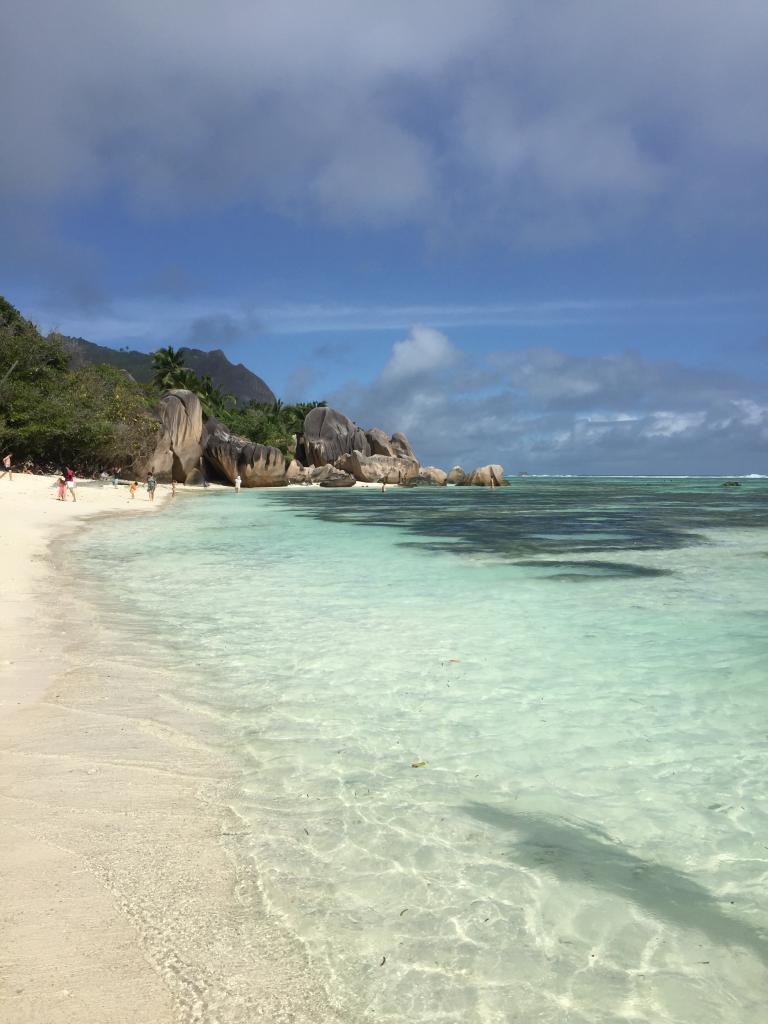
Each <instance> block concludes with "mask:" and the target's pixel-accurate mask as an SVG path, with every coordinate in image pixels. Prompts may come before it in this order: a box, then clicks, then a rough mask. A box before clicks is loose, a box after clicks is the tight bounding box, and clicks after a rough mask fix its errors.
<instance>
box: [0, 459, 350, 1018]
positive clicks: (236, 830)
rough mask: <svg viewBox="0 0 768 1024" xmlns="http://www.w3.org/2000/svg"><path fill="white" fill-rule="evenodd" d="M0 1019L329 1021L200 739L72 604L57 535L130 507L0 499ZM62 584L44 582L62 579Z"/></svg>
mask: <svg viewBox="0 0 768 1024" xmlns="http://www.w3.org/2000/svg"><path fill="white" fill-rule="evenodd" d="M0 484H2V485H3V487H2V490H1V491H0V536H2V539H3V551H4V573H3V583H4V585H3V592H2V596H3V616H4V624H5V629H4V644H3V655H2V657H0V884H1V885H2V908H3V909H2V918H1V921H0V928H2V932H3V936H4V940H5V941H4V943H3V947H2V950H1V951H0V1019H2V1020H3V1022H4V1024H48V1022H51V1021H56V1022H57V1024H58V1022H62V1024H102V1022H103V1024H107V1022H110V1024H113V1022H114V1024H166V1022H168V1024H170V1022H172V1021H174V1022H191V1021H200V1022H204V1021H214V1020H215V1021H217V1022H222V1024H226V1022H230V1021H231V1022H235V1021H238V1022H246V1021H250V1020H256V1019H260V1020H269V1021H273V1022H280V1021H286V1022H287V1021H295V1022H297V1024H298V1022H306V1024H309V1022H310V1021H311V1022H312V1024H319V1022H331V1021H339V1020H340V1018H339V1017H338V1016H337V1014H336V1013H335V1011H334V1010H333V1008H332V1007H331V1005H330V1004H329V1001H328V997H327V994H326V993H325V991H324V989H323V986H322V984H321V982H320V980H319V979H317V978H315V977H313V975H312V972H311V971H310V970H309V967H308V964H307V961H306V957H305V956H304V954H303V950H302V949H301V948H300V947H299V946H298V944H297V943H296V941H295V940H293V939H292V937H291V936H289V935H285V934H282V933H281V931H280V928H279V927H277V926H276V923H275V922H274V921H271V920H269V919H268V917H267V915H266V914H265V912H264V909H263V907H262V906H261V905H260V900H261V894H260V888H259V881H258V878H257V877H256V876H255V874H254V872H253V869H252V867H251V866H250V865H249V863H248V860H247V858H246V857H245V856H244V855H243V853H242V849H241V845H242V842H243V841H242V839H240V838H239V837H240V836H242V827H241V825H240V823H239V822H238V820H237V819H236V817H235V816H234V815H233V814H231V812H228V810H227V807H226V803H227V801H226V794H227V793H228V792H230V791H232V787H233V786H236V785H237V775H236V771H235V769H234V768H233V766H232V765H231V764H230V763H229V762H228V759H227V756H226V752H225V751H221V750H220V749H218V748H217V743H216V741H217V737H216V736H215V735H211V737H206V735H205V729H204V727H201V726H200V723H199V722H194V723H193V724H190V728H186V727H185V726H186V725H187V723H186V722H185V721H184V717H183V714H179V713H177V712H175V711H173V710H172V709H171V710H168V711H167V712H166V711H165V710H164V709H163V707H162V703H161V702H159V701H158V693H159V692H160V688H161V685H162V682H163V681H162V680H161V679H154V678H153V677H152V674H151V672H149V673H147V672H145V671H137V668H139V669H140V668H141V659H140V655H139V654H138V653H137V651H136V646H135V641H133V642H131V641H129V640H128V639H127V638H125V639H123V638H119V637H110V636H109V635H108V634H107V635H105V634H104V632H103V628H102V624H101V623H100V621H99V616H98V609H96V610H94V609H93V608H92V607H88V606H87V605H86V604H84V603H83V602H82V601H80V600H79V598H78V595H77V587H76V582H77V569H76V566H75V567H72V569H71V571H70V569H69V568H67V570H66V571H65V572H64V573H63V574H62V573H61V572H59V573H58V574H57V573H56V572H55V569H54V560H55V562H56V563H60V564H62V565H66V564H67V533H66V531H65V530H64V529H63V527H65V526H66V527H72V526H76V525H77V524H78V523H80V524H82V522H83V520H84V519H86V518H88V517H93V516H95V515H100V514H101V515H103V514H107V513H114V512H118V511H127V512H132V513H134V514H145V513H146V512H155V513H156V512H158V511H159V510H160V509H161V508H163V504H164V502H165V501H167V499H168V498H169V496H170V488H165V487H160V488H159V491H158V496H157V500H156V501H155V503H154V505H151V504H150V503H149V501H148V500H147V496H146V493H145V492H143V491H140V492H139V494H138V495H137V498H136V500H135V501H131V499H130V498H129V496H128V493H127V488H123V487H121V488H116V489H113V488H112V486H111V485H107V486H101V485H99V484H87V485H83V486H81V487H80V488H79V490H78V503H77V505H74V504H72V503H71V502H67V503H66V504H62V503H60V502H56V500H55V491H54V489H53V488H52V486H51V484H52V481H51V479H50V478H42V477H30V476H26V477H25V476H15V477H14V480H13V482H12V483H10V482H8V481H7V479H6V480H5V481H0ZM62 576H63V578H62Z"/></svg>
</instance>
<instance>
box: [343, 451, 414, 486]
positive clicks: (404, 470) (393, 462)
mask: <svg viewBox="0 0 768 1024" xmlns="http://www.w3.org/2000/svg"><path fill="white" fill-rule="evenodd" d="M335 465H336V467H337V468H338V469H341V470H343V471H344V472H345V473H351V474H352V476H353V477H354V478H355V480H359V481H360V482H361V483H367V484H378V483H388V484H399V483H402V482H403V481H404V480H409V479H410V478H411V477H413V476H415V475H416V473H418V471H419V464H418V462H414V461H412V460H410V459H397V458H394V457H392V456H388V455H363V454H362V453H361V452H352V453H351V454H349V455H342V456H341V458H339V459H337V460H336V462H335Z"/></svg>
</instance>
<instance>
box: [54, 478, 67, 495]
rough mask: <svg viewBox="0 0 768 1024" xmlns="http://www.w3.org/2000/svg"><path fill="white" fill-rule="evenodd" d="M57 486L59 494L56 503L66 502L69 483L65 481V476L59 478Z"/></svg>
mask: <svg viewBox="0 0 768 1024" xmlns="http://www.w3.org/2000/svg"><path fill="white" fill-rule="evenodd" d="M57 486H58V492H59V493H58V496H57V498H56V501H64V498H65V497H66V494H67V482H66V480H65V479H64V477H63V476H60V477H59V480H58V485H57Z"/></svg>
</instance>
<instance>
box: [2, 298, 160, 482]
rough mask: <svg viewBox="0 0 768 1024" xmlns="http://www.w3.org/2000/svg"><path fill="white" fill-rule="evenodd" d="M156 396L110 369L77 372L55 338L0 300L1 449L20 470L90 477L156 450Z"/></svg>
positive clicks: (80, 369)
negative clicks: (26, 465)
mask: <svg viewBox="0 0 768 1024" xmlns="http://www.w3.org/2000/svg"><path fill="white" fill-rule="evenodd" d="M152 399H153V395H152V394H150V393H148V392H147V389H146V388H145V387H143V386H142V385H140V384H138V383H137V382H136V381H135V380H133V379H132V378H131V377H130V375H129V374H128V373H126V372H125V371H124V370H119V369H117V368H115V367H112V366H86V367H81V368H79V369H72V368H71V366H70V362H69V358H68V354H67V351H66V349H65V347H64V346H63V345H62V343H61V341H60V340H59V339H58V338H57V336H56V335H49V336H48V337H47V338H44V337H42V335H41V334H40V332H39V331H38V330H37V328H36V327H35V325H34V324H32V323H31V322H30V321H29V320H26V319H25V318H24V317H23V316H22V315H21V314H20V313H19V311H18V310H17V309H15V307H13V306H12V305H11V304H10V303H9V302H7V301H6V300H5V299H2V298H0V446H2V448H3V451H12V452H13V453H14V461H15V462H16V464H17V465H19V464H21V463H23V462H27V461H29V462H34V463H35V464H37V465H39V466H44V467H48V468H52V469H59V468H61V467H62V466H63V465H64V463H68V464H70V465H73V466H75V467H76V468H77V469H79V470H80V472H88V473H90V472H93V471H95V470H97V469H102V468H104V467H105V466H110V465H114V464H116V463H120V464H129V463H130V462H132V461H133V459H135V458H138V457H140V456H142V455H145V454H148V453H149V452H151V451H152V449H153V447H154V444H155V436H156V434H157V429H158V424H157V422H156V421H155V420H153V419H152V417H151V415H150V412H151V406H152Z"/></svg>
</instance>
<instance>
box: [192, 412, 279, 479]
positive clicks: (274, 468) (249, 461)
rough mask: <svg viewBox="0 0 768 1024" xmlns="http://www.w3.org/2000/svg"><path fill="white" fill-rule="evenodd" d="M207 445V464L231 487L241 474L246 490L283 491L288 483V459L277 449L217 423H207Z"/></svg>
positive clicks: (205, 439) (212, 421)
mask: <svg viewBox="0 0 768 1024" xmlns="http://www.w3.org/2000/svg"><path fill="white" fill-rule="evenodd" d="M204 443H205V447H204V457H205V461H206V463H207V464H208V466H209V467H210V468H211V469H212V470H213V472H214V473H216V474H218V475H220V476H223V477H224V479H225V480H227V481H229V483H231V484H233V483H234V482H235V477H236V476H237V475H238V474H239V475H240V478H241V480H242V483H243V487H282V486H283V485H284V484H287V483H288V481H287V479H286V474H285V457H284V455H283V453H282V452H281V451H279V450H278V449H277V448H271V447H269V446H268V445H264V444H254V443H253V442H252V441H249V440H248V439H247V438H244V437H238V436H237V434H231V433H230V432H229V431H228V430H227V428H226V427H225V426H224V425H223V424H222V423H219V422H218V421H216V420H209V421H208V423H206V432H205V438H204Z"/></svg>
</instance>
